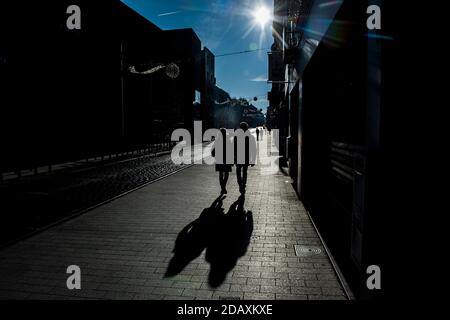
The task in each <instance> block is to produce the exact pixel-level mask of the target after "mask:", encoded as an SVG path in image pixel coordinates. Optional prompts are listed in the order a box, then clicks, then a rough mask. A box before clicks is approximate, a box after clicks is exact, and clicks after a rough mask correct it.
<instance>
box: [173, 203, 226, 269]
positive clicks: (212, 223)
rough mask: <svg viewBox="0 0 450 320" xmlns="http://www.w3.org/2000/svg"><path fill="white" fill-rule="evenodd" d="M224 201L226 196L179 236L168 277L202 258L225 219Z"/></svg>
mask: <svg viewBox="0 0 450 320" xmlns="http://www.w3.org/2000/svg"><path fill="white" fill-rule="evenodd" d="M224 199H225V196H220V197H218V198H217V199H216V200H214V202H213V203H212V204H211V206H210V207H209V208H205V209H203V211H202V213H201V214H200V217H198V218H197V219H196V220H194V221H192V222H191V223H189V224H188V225H187V226H186V227H184V228H183V230H181V232H180V233H179V234H178V237H177V239H176V240H175V247H174V249H173V253H174V256H173V258H172V259H171V260H170V262H169V265H168V267H167V270H166V273H165V276H166V277H172V276H175V275H177V274H178V273H180V272H181V271H183V269H184V268H185V267H186V266H187V265H188V264H189V262H191V261H192V260H194V259H195V258H197V257H198V256H200V254H201V253H202V252H203V250H204V249H205V248H206V247H208V245H209V243H210V242H211V239H212V237H213V235H214V233H215V232H216V229H218V226H219V223H220V220H222V219H223V215H224V209H223V207H222V206H223V200H224Z"/></svg>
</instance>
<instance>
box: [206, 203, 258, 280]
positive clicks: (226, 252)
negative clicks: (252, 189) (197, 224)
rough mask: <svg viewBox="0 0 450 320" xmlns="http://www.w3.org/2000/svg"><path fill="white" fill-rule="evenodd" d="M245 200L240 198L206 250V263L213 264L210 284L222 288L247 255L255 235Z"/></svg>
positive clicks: (225, 216)
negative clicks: (228, 276)
mask: <svg viewBox="0 0 450 320" xmlns="http://www.w3.org/2000/svg"><path fill="white" fill-rule="evenodd" d="M244 203H245V198H244V197H243V196H241V197H239V199H238V200H237V201H235V202H234V203H233V204H232V205H231V207H230V209H229V210H228V213H227V214H226V215H224V216H223V218H222V221H221V222H220V229H218V232H217V233H216V234H215V236H214V237H213V238H212V241H211V243H210V245H209V246H208V247H207V249H206V256H205V258H206V261H208V262H209V263H210V264H211V269H210V272H209V278H208V283H209V285H210V286H211V287H213V288H216V287H218V286H220V285H221V284H222V283H223V281H224V280H225V279H226V276H227V274H228V272H230V271H231V270H232V269H233V268H234V267H235V266H236V263H237V260H238V259H239V258H240V257H242V256H243V255H245V253H246V252H247V248H248V245H249V244H250V239H251V236H252V233H253V214H252V212H251V211H246V210H245V209H244Z"/></svg>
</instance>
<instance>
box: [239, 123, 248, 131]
mask: <svg viewBox="0 0 450 320" xmlns="http://www.w3.org/2000/svg"><path fill="white" fill-rule="evenodd" d="M239 128H241V129H242V130H243V131H244V132H245V131H247V130H248V123H247V122H241V124H240V125H239Z"/></svg>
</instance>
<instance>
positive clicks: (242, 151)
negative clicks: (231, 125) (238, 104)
mask: <svg viewBox="0 0 450 320" xmlns="http://www.w3.org/2000/svg"><path fill="white" fill-rule="evenodd" d="M239 127H240V129H241V131H239V130H238V131H237V132H236V134H235V135H234V136H232V135H230V134H228V132H227V130H226V129H224V128H222V129H220V133H221V136H220V137H219V139H217V140H216V141H215V142H214V147H213V152H212V155H213V156H214V157H215V158H216V171H217V172H219V183H220V188H221V194H227V189H226V185H227V182H228V178H229V175H230V172H232V168H233V165H236V177H237V183H238V185H239V192H240V193H241V194H242V195H244V194H245V191H246V186H247V170H248V167H249V166H252V167H253V166H254V165H255V163H256V141H255V138H254V137H253V135H252V134H250V132H249V130H248V124H247V123H246V122H242V123H241V124H240V126H239ZM233 151H234V152H233Z"/></svg>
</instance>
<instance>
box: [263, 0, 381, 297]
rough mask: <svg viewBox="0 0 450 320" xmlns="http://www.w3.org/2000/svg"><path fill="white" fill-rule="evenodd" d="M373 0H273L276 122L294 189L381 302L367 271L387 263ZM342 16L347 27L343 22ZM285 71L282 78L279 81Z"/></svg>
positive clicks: (363, 289) (355, 280)
mask: <svg viewBox="0 0 450 320" xmlns="http://www.w3.org/2000/svg"><path fill="white" fill-rule="evenodd" d="M370 4H376V3H369V2H368V1H352V0H345V1H343V2H339V3H335V4H334V5H330V6H326V7H324V6H321V5H320V2H319V1H300V2H299V1H289V0H286V1H282V0H280V1H275V10H274V13H275V16H276V17H277V19H276V20H275V22H274V28H273V30H274V45H273V46H272V53H271V54H270V57H269V68H270V70H269V75H270V78H269V80H271V81H273V84H272V90H271V92H270V93H269V100H270V108H269V112H268V117H270V122H269V124H270V126H272V127H276V128H279V129H280V152H281V154H280V155H281V156H282V157H283V159H284V161H281V162H280V163H281V164H282V165H283V166H287V167H288V168H289V173H290V175H291V177H292V178H293V180H294V187H295V189H296V191H297V193H298V196H299V198H300V199H301V200H302V201H303V203H304V204H305V207H306V208H307V209H308V211H309V212H310V214H311V216H312V218H313V220H314V221H315V223H316V225H317V227H318V229H319V232H320V233H321V234H322V236H323V239H324V241H325V243H326V245H327V246H328V247H329V249H330V251H331V253H332V255H333V257H334V258H335V260H336V262H337V264H338V266H339V267H340V269H341V271H342V274H343V275H344V278H345V279H346V281H347V283H348V284H349V285H350V288H351V289H352V291H353V293H354V294H355V295H356V296H357V297H358V298H377V297H378V294H379V292H377V291H376V290H369V289H368V288H367V286H366V280H367V277H368V275H367V273H366V270H367V267H368V266H370V265H378V266H379V267H380V268H381V270H383V268H384V266H385V265H384V263H385V262H384V261H383V260H382V252H381V248H380V247H379V246H378V245H379V244H380V243H381V242H382V241H383V240H384V239H383V235H382V234H380V233H379V230H382V229H381V228H382V226H383V223H385V222H386V220H387V215H388V212H389V210H388V208H387V207H386V208H382V207H380V205H381V204H382V203H385V204H386V198H387V195H386V192H385V191H384V190H383V187H382V180H383V178H382V177H383V171H382V169H381V168H382V163H383V160H382V157H383V148H384V147H383V146H384V140H383V139H382V137H383V131H382V128H383V127H382V123H383V122H384V121H385V119H384V118H383V117H382V113H381V110H382V105H381V103H380V101H381V100H382V96H381V94H382V91H381V90H380V83H381V81H383V80H382V79H387V78H388V75H386V74H382V73H381V71H380V70H381V69H380V65H381V61H382V59H384V58H385V57H386V52H382V51H381V48H382V43H381V42H380V40H376V39H374V38H373V37H371V36H370V34H369V33H370V31H368V29H367V27H366V20H367V14H366V10H367V7H368V6H369V5H370ZM344 21H345V23H343V22H344ZM282 75H283V78H281V77H282Z"/></svg>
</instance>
